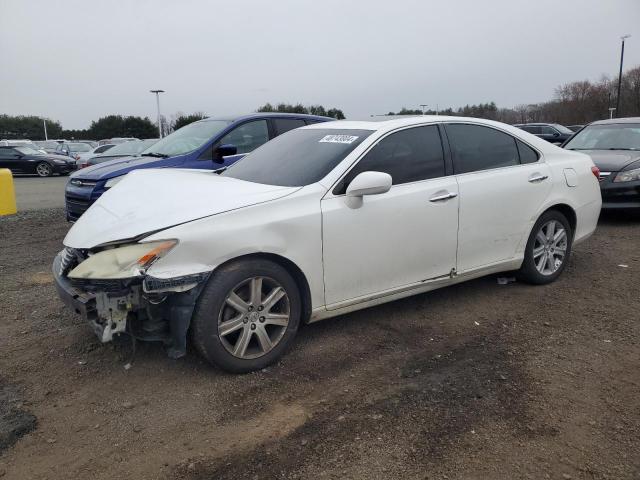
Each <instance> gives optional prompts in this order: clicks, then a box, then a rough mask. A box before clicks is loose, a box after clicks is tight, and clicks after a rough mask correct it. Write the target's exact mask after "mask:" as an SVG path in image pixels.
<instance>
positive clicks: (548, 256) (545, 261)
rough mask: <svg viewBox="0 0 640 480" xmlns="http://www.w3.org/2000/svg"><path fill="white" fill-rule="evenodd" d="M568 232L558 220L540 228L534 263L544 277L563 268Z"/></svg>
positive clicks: (536, 239) (535, 242) (537, 235)
mask: <svg viewBox="0 0 640 480" xmlns="http://www.w3.org/2000/svg"><path fill="white" fill-rule="evenodd" d="M568 240H569V239H568V237H567V231H566V230H565V229H564V227H563V226H562V224H561V223H560V222H558V221H557V220H550V221H548V222H547V223H545V224H543V225H542V227H540V230H539V231H538V233H537V234H536V238H535V241H534V243H533V262H534V264H535V266H536V270H538V272H540V273H541V274H542V275H553V274H554V273H555V272H556V271H558V269H559V268H560V267H561V266H562V264H563V262H564V260H565V257H566V254H567V245H568Z"/></svg>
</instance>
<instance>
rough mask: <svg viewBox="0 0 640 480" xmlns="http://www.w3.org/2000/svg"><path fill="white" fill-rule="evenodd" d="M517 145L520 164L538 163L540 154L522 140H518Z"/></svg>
mask: <svg viewBox="0 0 640 480" xmlns="http://www.w3.org/2000/svg"><path fill="white" fill-rule="evenodd" d="M516 143H517V145H518V153H519V154H520V163H536V162H537V161H538V152H536V151H535V150H534V149H533V148H531V147H530V146H529V145H527V144H525V143H524V142H521V141H520V140H517V139H516Z"/></svg>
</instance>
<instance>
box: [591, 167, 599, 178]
mask: <svg viewBox="0 0 640 480" xmlns="http://www.w3.org/2000/svg"><path fill="white" fill-rule="evenodd" d="M591 173H593V175H594V176H595V177H596V178H597V179H598V181H600V169H599V168H598V167H596V166H595V165H594V166H593V167H591Z"/></svg>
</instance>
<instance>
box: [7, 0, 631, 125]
mask: <svg viewBox="0 0 640 480" xmlns="http://www.w3.org/2000/svg"><path fill="white" fill-rule="evenodd" d="M623 34H632V37H631V38H630V39H629V40H628V41H627V46H626V52H625V66H626V67H631V66H637V65H640V0H535V1H533V0H457V1H456V0H450V1H442V0H433V1H432V0H271V1H268V2H267V1H264V0H233V1H231V0H225V1H214V0H182V1H177V0H153V1H152V0H110V1H99V0H67V1H64V0H60V1H55V0H0V60H1V64H0V113H8V114H33V115H42V116H46V117H49V118H52V119H56V120H59V121H61V122H62V124H63V126H64V127H65V128H87V127H88V126H89V124H90V122H91V120H94V119H97V118H99V117H100V116H103V115H107V114H111V113H117V114H123V115H142V116H149V117H151V118H152V119H155V115H156V105H155V99H154V97H153V95H152V94H150V93H149V90H150V89H153V88H161V89H164V90H166V93H165V94H163V96H162V97H161V109H162V112H163V113H164V114H166V115H167V116H170V115H171V114H174V113H176V112H178V111H182V112H186V113H190V112H194V111H204V112H205V113H207V114H209V115H229V114H235V113H245V112H250V111H254V110H255V109H256V108H257V107H258V106H260V105H262V104H264V103H265V102H272V103H275V102H280V101H284V102H292V103H297V102H301V103H303V104H322V105H324V106H326V107H332V106H335V107H338V108H341V109H342V110H343V111H344V112H345V114H346V116H347V117H348V118H364V117H368V116H369V115H370V114H379V113H385V112H388V111H390V110H399V109H400V108H401V107H403V106H404V107H408V108H419V107H418V105H419V104H421V103H426V104H428V105H429V106H430V107H435V105H436V104H438V105H439V106H440V107H447V106H452V107H458V106H462V105H465V104H467V103H478V102H489V101H495V102H496V103H497V104H498V105H499V106H514V105H517V104H521V103H531V102H538V101H544V100H547V99H550V98H551V97H552V95H553V92H554V89H555V88H556V87H557V86H558V85H560V84H562V83H565V82H569V81H573V80H582V79H591V80H597V79H599V78H600V76H601V75H602V74H608V75H610V76H614V75H616V74H617V69H618V65H619V63H618V62H619V55H620V39H619V37H620V35H623Z"/></svg>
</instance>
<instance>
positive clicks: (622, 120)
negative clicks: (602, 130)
mask: <svg viewBox="0 0 640 480" xmlns="http://www.w3.org/2000/svg"><path fill="white" fill-rule="evenodd" d="M615 123H640V117H626V118H608V119H606V120H596V121H595V122H591V123H590V124H589V125H613V124H615Z"/></svg>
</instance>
